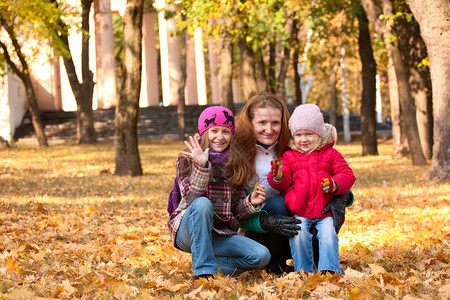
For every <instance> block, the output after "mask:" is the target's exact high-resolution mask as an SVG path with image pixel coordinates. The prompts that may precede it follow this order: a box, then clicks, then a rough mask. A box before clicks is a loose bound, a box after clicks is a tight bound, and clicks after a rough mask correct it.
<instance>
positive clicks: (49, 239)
mask: <svg viewBox="0 0 450 300" xmlns="http://www.w3.org/2000/svg"><path fill="white" fill-rule="evenodd" d="M336 147H337V149H338V150H340V151H341V152H342V153H343V154H344V156H345V158H346V159H347V161H348V162H349V164H350V166H351V167H352V168H353V170H354V172H355V175H356V177H357V181H356V183H355V185H354V187H353V188H352V190H353V192H354V194H355V198H356V200H355V203H354V204H353V206H352V207H350V208H349V209H348V210H347V214H346V221H345V224H344V226H343V227H342V229H341V231H340V233H339V237H340V252H341V266H342V270H343V273H344V274H343V276H338V275H329V274H328V275H325V276H324V275H319V274H305V273H289V274H285V275H284V276H282V277H276V276H274V275H268V274H267V273H266V272H265V271H263V270H260V271H253V272H248V273H244V274H241V275H237V276H233V277H228V276H224V275H219V276H218V277H217V278H216V279H215V280H213V281H210V282H208V281H204V280H199V281H195V282H194V281H193V279H192V270H191V261H190V255H189V254H186V253H183V252H181V251H179V250H176V249H175V248H174V247H173V246H172V244H171V241H170V237H169V234H168V230H167V226H166V222H167V219H168V213H167V211H166V206H167V196H168V194H169V192H170V189H171V187H172V186H173V178H174V176H175V167H174V162H175V157H176V155H177V154H178V152H179V151H180V150H181V149H182V148H183V144H182V143H181V142H171V141H141V142H140V145H139V150H140V156H141V161H142V167H143V171H144V175H143V176H137V177H131V176H124V177H119V176H114V175H113V172H114V160H115V153H114V145H113V142H101V143H98V144H96V145H76V144H71V143H66V144H59V145H52V146H50V147H48V148H39V147H37V146H33V145H24V144H16V145H13V146H12V147H11V148H2V149H0V299H49V298H50V299H51V298H81V299H197V298H204V299H298V298H303V299H322V298H327V299H448V298H449V297H450V265H449V264H450V213H449V204H450V200H449V199H450V196H449V195H450V184H449V183H448V182H447V183H444V184H438V183H433V182H429V181H426V180H424V179H423V175H424V174H425V172H426V171H427V169H428V168H429V166H425V167H415V166H412V164H411V162H410V160H408V159H405V158H404V159H392V157H391V153H392V145H391V143H390V140H387V141H382V142H381V143H380V144H379V152H380V155H378V156H364V157H363V156H361V155H360V153H361V146H360V144H359V143H349V144H338V145H337V146H336Z"/></svg>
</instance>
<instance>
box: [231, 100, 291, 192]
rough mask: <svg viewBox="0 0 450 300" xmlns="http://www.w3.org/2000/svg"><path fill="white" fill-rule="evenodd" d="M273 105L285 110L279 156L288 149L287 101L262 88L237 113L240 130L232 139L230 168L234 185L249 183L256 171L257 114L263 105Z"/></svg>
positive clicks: (237, 130) (237, 129)
mask: <svg viewBox="0 0 450 300" xmlns="http://www.w3.org/2000/svg"><path fill="white" fill-rule="evenodd" d="M267 107H272V108H275V109H279V110H280V111H281V131H280V136H279V138H278V143H277V144H276V146H275V152H276V154H277V156H278V157H281V154H282V153H283V151H284V150H285V149H286V147H287V144H288V142H289V139H290V132H289V126H288V120H289V117H290V114H289V111H288V109H287V106H286V104H285V103H284V101H282V100H281V99H280V98H279V97H277V96H276V95H274V94H271V93H267V92H261V93H258V94H256V95H254V96H253V97H251V98H250V99H249V100H248V102H247V103H246V104H245V106H244V107H243V108H242V110H241V111H240V112H239V114H238V115H237V117H236V131H235V133H234V137H233V139H232V142H231V149H230V156H229V159H228V169H229V171H230V173H231V174H232V176H231V178H230V183H231V184H232V185H235V186H236V185H243V186H247V185H248V182H249V180H250V179H251V178H253V177H254V176H255V175H256V172H255V156H256V137H255V132H254V131H253V124H252V121H253V118H254V117H255V111H256V110H257V109H259V108H267Z"/></svg>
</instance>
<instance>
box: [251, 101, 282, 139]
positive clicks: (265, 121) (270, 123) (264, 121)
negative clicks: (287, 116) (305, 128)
mask: <svg viewBox="0 0 450 300" xmlns="http://www.w3.org/2000/svg"><path fill="white" fill-rule="evenodd" d="M281 117H282V113H281V111H280V110H279V109H278V108H274V107H270V106H268V107H261V108H257V109H255V112H254V117H253V120H252V125H253V132H254V133H255V138H256V140H257V141H258V143H260V144H262V145H265V146H270V145H273V144H275V142H276V141H278V138H279V137H280V132H281Z"/></svg>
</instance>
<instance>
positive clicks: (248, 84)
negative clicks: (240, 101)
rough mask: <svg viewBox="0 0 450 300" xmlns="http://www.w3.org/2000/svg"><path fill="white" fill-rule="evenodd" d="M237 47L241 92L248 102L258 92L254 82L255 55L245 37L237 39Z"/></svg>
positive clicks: (256, 84)
mask: <svg viewBox="0 0 450 300" xmlns="http://www.w3.org/2000/svg"><path fill="white" fill-rule="evenodd" d="M238 45H239V50H240V53H241V72H242V92H243V94H244V97H245V99H246V100H248V99H250V98H251V97H252V96H253V95H254V94H256V93H257V92H258V91H259V88H258V83H257V82H256V72H255V53H254V51H253V49H252V48H250V46H249V45H248V44H247V41H246V40H245V37H243V38H241V39H239V41H238Z"/></svg>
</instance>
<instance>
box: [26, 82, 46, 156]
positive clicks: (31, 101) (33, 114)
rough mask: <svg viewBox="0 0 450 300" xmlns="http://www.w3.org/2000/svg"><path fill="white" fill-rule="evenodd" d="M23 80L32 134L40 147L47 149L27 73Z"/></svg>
mask: <svg viewBox="0 0 450 300" xmlns="http://www.w3.org/2000/svg"><path fill="white" fill-rule="evenodd" d="M24 76H25V80H22V82H23V83H24V84H25V94H26V97H27V101H28V110H29V112H30V115H31V123H32V124H33V128H34V132H35V133H36V137H37V140H38V143H39V146H41V147H48V142H47V137H46V135H45V132H44V126H43V124H42V119H41V116H40V114H39V108H38V105H37V102H36V94H35V93H34V88H33V86H32V84H31V79H30V76H29V75H28V73H26V74H24Z"/></svg>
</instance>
